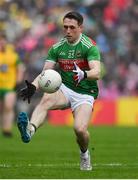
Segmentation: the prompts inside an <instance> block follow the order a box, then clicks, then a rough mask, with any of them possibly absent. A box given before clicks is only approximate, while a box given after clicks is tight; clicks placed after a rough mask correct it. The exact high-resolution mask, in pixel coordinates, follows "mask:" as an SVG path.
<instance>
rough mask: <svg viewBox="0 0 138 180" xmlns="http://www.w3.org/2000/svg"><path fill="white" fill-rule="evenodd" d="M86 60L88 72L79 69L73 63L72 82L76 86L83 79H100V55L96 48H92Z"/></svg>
mask: <svg viewBox="0 0 138 180" xmlns="http://www.w3.org/2000/svg"><path fill="white" fill-rule="evenodd" d="M87 60H88V64H89V69H90V70H88V71H84V70H82V69H80V68H79V67H78V66H77V65H76V64H75V63H74V70H73V72H74V73H75V75H74V80H75V82H76V84H78V83H79V82H80V81H81V80H83V79H91V80H98V79H99V78H100V72H101V65H100V53H99V50H98V48H97V47H96V46H92V47H91V48H90V49H89V51H88V54H87Z"/></svg>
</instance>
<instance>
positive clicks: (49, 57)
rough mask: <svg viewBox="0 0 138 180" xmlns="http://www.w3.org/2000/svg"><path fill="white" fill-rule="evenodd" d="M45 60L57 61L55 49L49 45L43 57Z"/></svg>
mask: <svg viewBox="0 0 138 180" xmlns="http://www.w3.org/2000/svg"><path fill="white" fill-rule="evenodd" d="M45 60H46V61H52V62H57V55H56V52H55V49H54V48H53V47H51V48H50V49H49V51H48V54H47V57H46V58H45Z"/></svg>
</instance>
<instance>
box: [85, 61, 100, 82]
mask: <svg viewBox="0 0 138 180" xmlns="http://www.w3.org/2000/svg"><path fill="white" fill-rule="evenodd" d="M88 64H89V68H90V70H89V71H85V72H86V76H87V79H92V80H98V79H99V78H100V73H101V63H100V61H97V60H93V61H89V63H88Z"/></svg>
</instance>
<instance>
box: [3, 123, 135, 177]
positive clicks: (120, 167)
mask: <svg viewBox="0 0 138 180" xmlns="http://www.w3.org/2000/svg"><path fill="white" fill-rule="evenodd" d="M89 131H90V136H91V141H90V152H91V156H92V160H93V171H80V170H79V150H78V146H77V144H76V142H75V135H74V132H73V128H72V127H65V126H59V127H56V126H51V125H48V124H47V125H44V126H43V127H41V128H40V129H38V131H37V133H36V134H35V136H34V137H33V138H32V141H31V142H30V143H28V144H24V143H22V141H21V139H20V135H19V132H18V131H17V128H16V127H15V130H14V137H13V138H11V139H7V138H3V137H2V136H0V179H7V178H8V179H13V178H14V179H21V178H22V179H28V178H29V179H31V178H33V179H94V178H95V179H96V178H97V179H101V178H103V179H108V178H109V179H123V178H126V179H127V178H128V179H135V178H138V127H89Z"/></svg>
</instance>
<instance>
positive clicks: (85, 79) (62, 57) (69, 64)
mask: <svg viewBox="0 0 138 180" xmlns="http://www.w3.org/2000/svg"><path fill="white" fill-rule="evenodd" d="M63 30H64V33H65V37H64V38H63V39H61V40H60V41H59V42H58V43H56V44H55V45H53V46H52V47H51V48H50V50H49V51H48V56H47V57H46V62H45V65H44V68H43V70H46V69H54V67H55V64H56V63H59V69H60V72H61V77H62V81H63V83H62V85H61V87H60V89H59V90H58V91H57V92H55V93H53V94H46V93H44V95H43V97H42V99H41V101H40V103H39V104H38V105H37V106H36V108H35V110H34V112H33V113H32V117H31V119H30V121H29V118H28V116H27V114H26V113H24V112H21V113H20V114H19V117H18V122H17V123H18V128H19V131H20V133H21V138H22V141H23V142H25V143H27V142H29V141H30V140H31V137H32V136H33V134H34V133H35V131H36V129H37V128H38V127H40V125H42V124H43V123H44V121H45V119H46V116H47V111H48V110H49V109H63V108H64V109H65V108H69V107H70V108H71V110H72V113H73V117H74V131H75V134H76V138H77V143H78V145H79V148H80V159H81V161H80V169H81V170H91V169H92V165H91V160H90V153H89V150H88V144H89V133H88V131H87V128H88V124H89V120H90V118H91V113H92V108H93V103H94V99H96V98H97V96H98V87H97V80H98V79H99V77H100V54H99V51H98V49H97V47H96V44H95V42H94V41H92V40H91V39H90V38H89V37H87V36H86V35H84V34H82V30H83V17H82V15H81V14H79V13H78V12H69V13H67V14H66V15H65V16H64V18H63ZM38 78H39V76H38V77H36V79H35V80H34V81H33V82H32V83H29V82H28V81H27V80H26V87H25V88H23V89H21V92H20V93H21V96H22V98H23V100H26V99H27V100H28V103H30V99H31V97H32V95H33V94H34V93H35V91H36V90H37V89H38V88H39V86H38Z"/></svg>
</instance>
